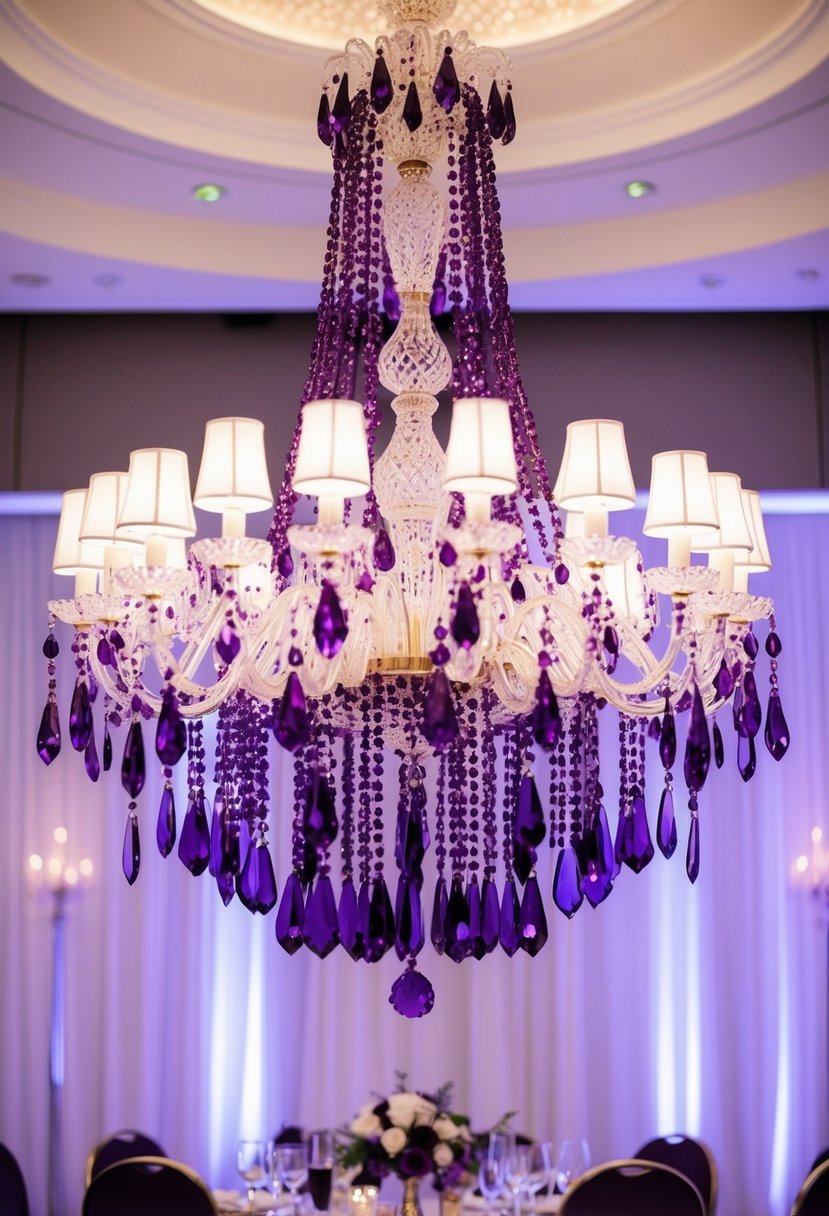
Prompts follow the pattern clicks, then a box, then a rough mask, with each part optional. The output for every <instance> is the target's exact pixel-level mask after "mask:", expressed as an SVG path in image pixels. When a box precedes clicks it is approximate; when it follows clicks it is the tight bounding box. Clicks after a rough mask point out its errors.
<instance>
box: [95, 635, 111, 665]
mask: <svg viewBox="0 0 829 1216" xmlns="http://www.w3.org/2000/svg"><path fill="white" fill-rule="evenodd" d="M95 653H96V654H97V656H98V662H99V663H100V664H101V666H102V667H109V665H110V664H111V663H112V658H113V655H112V647H111V646H110V644H109V642H108V641H107V639H106V638H105V637H102V638H99V639H98V645H97V646H96V648H95Z"/></svg>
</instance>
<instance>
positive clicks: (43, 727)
mask: <svg viewBox="0 0 829 1216" xmlns="http://www.w3.org/2000/svg"><path fill="white" fill-rule="evenodd" d="M59 752H60V716H59V714H58V703H57V700H56V699H55V694H54V693H53V692H50V693H49V696H48V697H47V699H46V704H45V705H44V707H43V714H42V715H41V719H40V726H39V727H38V732H37V754H38V755H39V756H40V758H41V760H42V761H43V763H44V764H51V763H52V761H53V760H54V759H55V758H56V757H57V755H58V753H59Z"/></svg>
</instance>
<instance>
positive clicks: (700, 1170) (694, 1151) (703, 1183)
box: [633, 1134, 719, 1216]
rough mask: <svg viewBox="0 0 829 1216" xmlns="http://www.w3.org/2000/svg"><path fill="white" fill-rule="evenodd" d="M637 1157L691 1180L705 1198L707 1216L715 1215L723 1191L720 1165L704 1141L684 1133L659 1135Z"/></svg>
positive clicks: (643, 1147)
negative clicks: (720, 1183) (654, 1162)
mask: <svg viewBox="0 0 829 1216" xmlns="http://www.w3.org/2000/svg"><path fill="white" fill-rule="evenodd" d="M633 1156H634V1159H635V1160H637V1161H658V1162H659V1164H660V1165H669V1166H670V1167H671V1169H674V1170H679V1172H680V1174H684V1175H685V1177H686V1178H690V1180H691V1182H693V1184H694V1186H695V1187H696V1188H697V1190H698V1191H699V1193H700V1195H702V1199H703V1203H704V1204H705V1210H706V1212H707V1216H714V1213H715V1211H716V1209H717V1191H718V1189H719V1179H718V1175H717V1162H716V1161H715V1159H714V1154H713V1153H712V1152H711V1149H710V1148H709V1147H708V1145H707V1144H704V1143H703V1141H702V1140H695V1139H694V1138H693V1137H692V1136H685V1135H681V1134H676V1135H672V1136H656V1137H655V1138H654V1139H653V1140H649V1141H648V1142H647V1144H643V1145H642V1147H641V1148H640V1149H639V1151H638V1152H636V1153H634V1154H633Z"/></svg>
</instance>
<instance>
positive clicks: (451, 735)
mask: <svg viewBox="0 0 829 1216" xmlns="http://www.w3.org/2000/svg"><path fill="white" fill-rule="evenodd" d="M421 730H422V731H423V735H424V738H425V739H427V740H428V742H429V743H431V745H432V747H433V748H434V749H435V751H438V752H440V751H443V750H444V748H447V747H449V745H450V744H451V743H454V742H455V740H456V739H457V737H458V735H459V734H460V726H459V725H458V718H457V714H456V713H455V707H454V705H453V704H452V692H451V689H450V688H449V681H448V679H447V678H446V672H444V671H442V670H441V669H440V668H438V670H437V671H434V672H433V673H432V675H431V677H430V679H429V683H428V685H427V686H426V695H425V696H424V698H423V723H422V726H421Z"/></svg>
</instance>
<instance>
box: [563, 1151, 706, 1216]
mask: <svg viewBox="0 0 829 1216" xmlns="http://www.w3.org/2000/svg"><path fill="white" fill-rule="evenodd" d="M610 1212H612V1213H613V1216H665V1214H666V1213H670V1216H705V1204H704V1203H703V1200H702V1196H701V1195H700V1193H699V1191H698V1190H697V1188H696V1187H695V1186H694V1184H693V1182H690V1181H689V1180H688V1179H687V1178H686V1177H685V1176H684V1175H683V1174H680V1172H679V1170H675V1169H672V1168H671V1167H670V1166H668V1165H660V1164H659V1163H658V1162H657V1161H636V1160H626V1161H608V1162H607V1163H606V1164H604V1165H598V1166H596V1168H595V1169H592V1170H588V1171H587V1173H586V1174H582V1176H581V1178H579V1180H578V1181H577V1182H574V1183H573V1185H572V1187H571V1188H570V1190H569V1191H567V1193H566V1195H565V1196H564V1201H563V1202H562V1205H561V1208H560V1216H608V1213H610Z"/></svg>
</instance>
